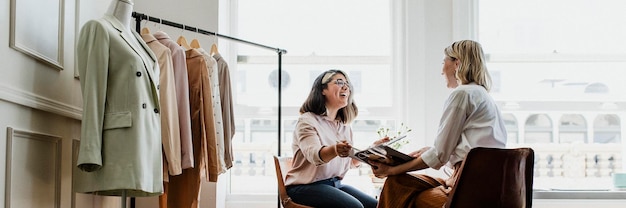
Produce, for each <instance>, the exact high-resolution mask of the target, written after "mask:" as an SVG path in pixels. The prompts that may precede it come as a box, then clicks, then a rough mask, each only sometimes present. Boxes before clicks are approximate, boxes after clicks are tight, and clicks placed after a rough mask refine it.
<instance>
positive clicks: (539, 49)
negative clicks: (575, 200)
mask: <svg viewBox="0 0 626 208" xmlns="http://www.w3.org/2000/svg"><path fill="white" fill-rule="evenodd" d="M477 2H478V6H477V7H476V8H477V9H478V10H477V12H475V14H477V16H476V17H477V22H476V23H477V24H476V25H477V27H476V29H477V30H476V32H477V33H476V34H477V35H478V36H477V39H478V41H479V42H481V44H482V45H483V48H484V50H485V53H486V56H487V57H488V68H489V70H490V71H491V72H492V73H495V74H497V76H494V82H495V83H498V85H499V88H498V89H499V90H497V91H494V92H493V95H494V98H495V99H496V100H497V101H498V102H500V103H501V104H502V106H503V108H502V109H503V110H502V111H503V113H504V114H505V115H507V116H506V117H505V118H506V120H511V121H512V120H520V121H525V122H524V125H523V126H517V127H515V126H513V125H508V124H509V123H511V122H507V129H508V130H509V131H512V132H519V133H520V135H519V137H520V138H523V140H522V141H520V143H519V144H512V145H511V146H531V147H533V148H534V149H535V154H536V163H535V188H537V189H546V190H611V189H612V188H613V185H612V174H613V173H614V172H615V171H618V170H622V164H624V163H623V162H622V159H621V158H623V155H624V152H623V149H624V148H623V147H624V144H623V140H622V139H621V135H623V133H622V132H621V129H625V128H624V127H625V126H624V124H623V122H621V120H623V119H624V118H623V114H622V113H619V112H623V111H624V107H623V104H624V102H623V101H624V100H625V99H624V98H625V97H626V93H625V91H626V88H624V87H623V77H624V76H625V75H626V42H625V41H623V37H626V14H625V13H624V12H621V10H622V8H625V7H626V2H624V1H617V0H613V1H610V0H609V1H586V0H552V1H541V0H524V1H519V0H479V1H477ZM511 116H512V117H513V118H511ZM522 129H523V131H522ZM521 134H523V135H521Z"/></svg>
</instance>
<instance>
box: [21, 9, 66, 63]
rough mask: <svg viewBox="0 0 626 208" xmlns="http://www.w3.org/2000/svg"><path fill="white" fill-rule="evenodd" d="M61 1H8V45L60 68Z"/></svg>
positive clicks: (61, 55)
mask: <svg viewBox="0 0 626 208" xmlns="http://www.w3.org/2000/svg"><path fill="white" fill-rule="evenodd" d="M63 8H64V4H63V0H19V1H18V0H11V27H10V38H9V46H10V47H11V48H13V49H15V50H17V51H19V52H22V53H24V54H27V55H29V56H31V57H33V58H35V59H36V60H38V61H41V62H44V63H46V64H49V65H50V66H52V67H54V68H56V69H58V70H62V69H63V39H64V36H63V21H64V18H63V16H64V11H63Z"/></svg>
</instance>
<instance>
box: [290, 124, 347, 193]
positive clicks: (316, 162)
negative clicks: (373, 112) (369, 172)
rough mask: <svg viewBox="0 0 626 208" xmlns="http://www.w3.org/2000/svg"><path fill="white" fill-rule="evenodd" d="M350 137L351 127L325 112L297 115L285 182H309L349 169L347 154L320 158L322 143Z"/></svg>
mask: <svg viewBox="0 0 626 208" xmlns="http://www.w3.org/2000/svg"><path fill="white" fill-rule="evenodd" d="M342 140H346V141H348V143H350V144H354V142H353V140H352V128H351V127H350V126H349V125H347V124H344V123H341V122H339V121H336V120H329V118H328V117H326V116H321V115H316V114H314V113H309V112H307V113H304V114H302V115H301V116H300V118H299V119H298V123H297V124H296V130H295V131H294V135H293V145H292V148H293V152H294V157H293V164H292V169H291V170H289V171H288V172H287V176H286V178H285V185H297V184H309V183H313V182H316V181H320V180H324V179H329V178H333V177H339V178H343V177H344V176H345V175H346V172H348V169H350V164H351V160H352V159H351V158H350V157H343V158H342V157H335V158H333V159H332V160H330V161H329V162H324V161H323V160H322V158H320V155H319V152H320V150H321V149H322V147H324V146H331V145H335V144H336V143H337V142H338V141H342Z"/></svg>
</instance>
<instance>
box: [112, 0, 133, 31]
mask: <svg viewBox="0 0 626 208" xmlns="http://www.w3.org/2000/svg"><path fill="white" fill-rule="evenodd" d="M133 5H134V3H133V1H131V0H112V1H111V4H110V5H109V9H108V10H107V14H109V15H112V16H114V17H115V18H117V20H119V21H120V23H122V25H124V27H126V29H127V30H129V31H130V30H131V28H130V20H131V18H132V14H133Z"/></svg>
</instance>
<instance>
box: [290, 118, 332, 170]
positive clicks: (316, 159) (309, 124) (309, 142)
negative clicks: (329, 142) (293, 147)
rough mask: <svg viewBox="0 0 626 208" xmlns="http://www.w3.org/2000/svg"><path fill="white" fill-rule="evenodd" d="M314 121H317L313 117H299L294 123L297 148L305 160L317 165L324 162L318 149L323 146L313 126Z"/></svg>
mask: <svg viewBox="0 0 626 208" xmlns="http://www.w3.org/2000/svg"><path fill="white" fill-rule="evenodd" d="M315 123H317V122H315V118H313V117H308V116H303V117H300V119H299V121H298V124H297V125H296V135H295V136H296V142H297V148H299V149H300V151H302V154H303V155H304V158H306V160H308V161H309V162H310V163H312V164H315V165H316V166H319V165H322V164H324V163H326V162H324V160H322V158H321V157H320V154H319V152H320V150H321V149H322V147H324V146H323V145H322V143H321V142H320V137H319V134H318V129H317V127H316V126H314V124H315Z"/></svg>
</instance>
